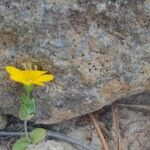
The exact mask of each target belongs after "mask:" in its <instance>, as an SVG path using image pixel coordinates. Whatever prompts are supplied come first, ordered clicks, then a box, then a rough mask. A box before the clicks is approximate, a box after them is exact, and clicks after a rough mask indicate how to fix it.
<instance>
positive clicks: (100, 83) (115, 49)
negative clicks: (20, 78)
mask: <svg viewBox="0 0 150 150" xmlns="http://www.w3.org/2000/svg"><path fill="white" fill-rule="evenodd" d="M149 5H150V2H149V1H148V0H147V1H142V0H133V1H132V2H131V1H130V0H124V1H123V0H107V1H97V0H93V1H90V0H73V1H68V0H38V1H35V0H32V1H25V2H22V1H21V0H11V1H1V2H0V20H1V22H0V80H1V83H0V110H1V111H2V112H3V113H6V114H13V115H16V116H17V115H18V109H19V107H18V106H19V99H20V95H21V92H22V88H21V85H19V84H17V83H15V82H13V81H10V80H9V79H8V74H7V73H6V71H5V67H6V65H14V66H17V67H19V68H22V69H23V68H24V67H23V66H24V63H25V62H28V61H29V62H30V63H32V64H33V65H37V67H38V68H39V69H43V70H48V71H49V72H50V73H52V74H54V75H55V81H54V82H52V83H48V84H47V85H46V86H44V87H36V90H35V91H34V93H33V95H34V97H35V98H36V100H37V113H36V117H35V119H36V122H37V123H43V124H51V123H56V122H59V121H63V120H67V119H71V118H73V117H76V116H81V115H83V114H86V113H89V112H93V111H96V110H98V109H100V108H101V107H103V106H105V105H108V104H111V103H112V102H113V101H115V100H117V99H120V98H122V97H129V96H131V95H134V94H136V93H140V92H142V91H145V90H146V89H147V88H148V87H149V80H148V79H149V78H150V44H149V42H150V38H149V37H150V36H149V33H150V32H149V29H150V28H149V24H150V19H149V18H150V16H149V14H150V13H149V12H150V7H149Z"/></svg>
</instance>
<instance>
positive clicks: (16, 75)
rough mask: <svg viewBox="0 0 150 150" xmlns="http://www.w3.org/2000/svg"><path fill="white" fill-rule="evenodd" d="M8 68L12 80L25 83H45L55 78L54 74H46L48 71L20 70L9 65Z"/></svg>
mask: <svg viewBox="0 0 150 150" xmlns="http://www.w3.org/2000/svg"><path fill="white" fill-rule="evenodd" d="M6 70H7V72H8V73H9V75H10V78H11V79H12V80H14V81H17V82H21V83H23V84H24V85H33V84H36V85H44V82H48V81H52V80H53V79H54V76H53V75H51V74H46V73H47V71H39V70H20V69H17V68H16V67H13V66H7V67H6Z"/></svg>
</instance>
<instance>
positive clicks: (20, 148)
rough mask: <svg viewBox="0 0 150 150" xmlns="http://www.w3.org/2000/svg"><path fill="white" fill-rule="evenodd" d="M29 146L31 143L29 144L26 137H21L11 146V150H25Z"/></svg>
mask: <svg viewBox="0 0 150 150" xmlns="http://www.w3.org/2000/svg"><path fill="white" fill-rule="evenodd" d="M30 144H32V143H30V142H29V140H28V139H27V137H22V138H21V139H19V140H17V142H16V143H15V144H14V145H13V148H12V150H25V149H26V148H27V146H28V145H30Z"/></svg>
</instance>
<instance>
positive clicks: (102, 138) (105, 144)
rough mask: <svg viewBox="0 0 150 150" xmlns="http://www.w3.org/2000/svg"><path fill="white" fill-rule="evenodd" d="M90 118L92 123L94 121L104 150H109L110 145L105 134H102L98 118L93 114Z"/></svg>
mask: <svg viewBox="0 0 150 150" xmlns="http://www.w3.org/2000/svg"><path fill="white" fill-rule="evenodd" d="M89 118H90V119H91V121H92V123H93V125H94V127H95V129H96V131H97V134H98V136H99V139H100V141H101V143H102V146H103V148H104V150H109V148H108V145H107V143H106V140H105V138H104V136H103V133H102V131H101V129H100V126H99V123H98V122H97V120H96V118H95V117H94V116H93V114H89Z"/></svg>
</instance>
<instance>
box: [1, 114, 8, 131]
mask: <svg viewBox="0 0 150 150" xmlns="http://www.w3.org/2000/svg"><path fill="white" fill-rule="evenodd" d="M6 125H7V118H6V116H5V115H2V114H0V130H3V129H5V127H6Z"/></svg>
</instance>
